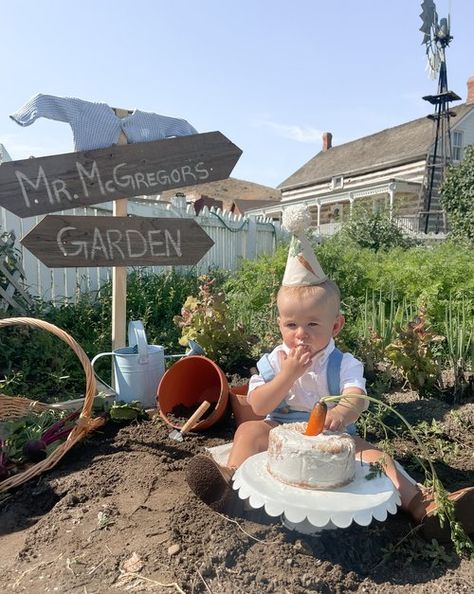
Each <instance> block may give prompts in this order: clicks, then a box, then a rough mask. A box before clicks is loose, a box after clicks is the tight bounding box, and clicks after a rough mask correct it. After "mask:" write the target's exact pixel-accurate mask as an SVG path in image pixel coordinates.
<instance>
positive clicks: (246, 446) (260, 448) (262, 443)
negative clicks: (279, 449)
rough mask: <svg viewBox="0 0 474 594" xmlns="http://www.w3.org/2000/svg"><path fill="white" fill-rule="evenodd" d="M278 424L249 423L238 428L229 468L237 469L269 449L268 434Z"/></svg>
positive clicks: (228, 462) (265, 422) (230, 455)
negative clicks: (251, 457)
mask: <svg viewBox="0 0 474 594" xmlns="http://www.w3.org/2000/svg"><path fill="white" fill-rule="evenodd" d="M276 425H277V423H273V422H271V421H247V422H245V423H242V424H241V425H239V426H238V427H237V431H236V432H235V435H234V442H233V444H232V449H231V451H230V454H229V459H228V460H227V466H228V467H229V468H232V469H234V470H235V469H237V468H238V467H239V466H240V465H241V464H242V462H245V460H247V458H250V456H253V455H255V454H259V453H260V452H265V451H266V450H267V449H268V434H269V433H270V430H271V429H272V428H273V427H275V426H276Z"/></svg>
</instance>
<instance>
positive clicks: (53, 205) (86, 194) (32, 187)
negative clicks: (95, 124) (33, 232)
mask: <svg viewBox="0 0 474 594" xmlns="http://www.w3.org/2000/svg"><path fill="white" fill-rule="evenodd" d="M241 154H242V151H241V150H240V149H239V148H238V147H237V146H236V145H235V144H233V143H232V142H231V141H230V140H229V139H228V138H226V137H225V136H224V135H223V134H221V133H220V132H207V133H205V134H193V135H192V136H179V137H176V138H167V139H165V140H156V141H153V142H140V143H136V144H126V145H113V146H111V147H109V148H106V149H97V150H91V151H84V152H79V153H66V154H64V155H53V156H50V157H39V158H36V159H24V160H22V161H9V162H6V163H2V164H1V165H0V206H4V207H5V208H6V209H7V210H9V211H11V212H13V213H14V214H16V215H18V216H19V217H31V216H34V215H40V214H46V213H48V212H57V211H58V210H65V209H69V208H74V207H78V206H87V205H89V204H98V203H100V202H108V201H110V200H116V199H118V198H128V197H130V196H140V195H146V196H148V195H150V194H160V193H161V192H163V191H164V190H169V189H172V188H181V187H184V186H190V185H195V184H200V183H205V182H211V181H216V180H219V179H226V178H227V177H229V175H230V173H231V171H232V169H233V168H234V166H235V164H236V163H237V161H238V160H239V157H240V155H241Z"/></svg>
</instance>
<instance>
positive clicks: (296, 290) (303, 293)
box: [277, 279, 341, 316]
mask: <svg viewBox="0 0 474 594" xmlns="http://www.w3.org/2000/svg"><path fill="white" fill-rule="evenodd" d="M282 296H285V297H294V298H295V299H301V298H306V297H314V298H315V300H318V301H323V302H325V303H330V304H331V305H332V306H333V312H334V316H337V315H338V314H339V313H340V307H341V292H340V290H339V287H338V286H337V284H336V283H335V282H334V281H332V280H330V279H328V280H326V281H324V282H323V283H320V284H319V285H294V286H285V285H282V286H281V287H280V289H279V290H278V293H277V303H278V299H279V298H280V297H282Z"/></svg>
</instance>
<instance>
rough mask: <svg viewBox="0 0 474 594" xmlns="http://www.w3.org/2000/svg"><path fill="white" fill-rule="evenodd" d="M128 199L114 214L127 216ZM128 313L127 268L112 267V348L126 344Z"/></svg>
mask: <svg viewBox="0 0 474 594" xmlns="http://www.w3.org/2000/svg"><path fill="white" fill-rule="evenodd" d="M114 111H115V115H116V116H117V117H119V118H124V117H125V116H127V115H128V114H129V112H128V111H127V110H126V109H114ZM117 144H127V137H126V136H125V134H124V133H123V132H121V133H120V136H119V139H118V143H117ZM127 208H128V200H127V199H126V198H123V199H121V200H114V202H113V211H112V212H113V215H114V216H115V217H126V216H127ZM126 313H127V268H126V266H123V267H117V266H114V267H113V268H112V350H114V349H117V348H120V347H123V346H125V326H126Z"/></svg>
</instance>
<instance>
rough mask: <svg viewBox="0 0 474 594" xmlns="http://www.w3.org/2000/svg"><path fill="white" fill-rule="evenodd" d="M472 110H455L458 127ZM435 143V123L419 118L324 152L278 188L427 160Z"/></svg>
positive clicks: (459, 107) (466, 107) (467, 107)
mask: <svg viewBox="0 0 474 594" xmlns="http://www.w3.org/2000/svg"><path fill="white" fill-rule="evenodd" d="M473 108H474V104H473V103H469V104H466V103H463V104H460V105H456V106H453V111H454V112H455V113H456V118H455V120H454V121H455V123H457V122H459V121H460V119H461V118H462V117H463V116H464V115H466V114H467V113H468V112H469V111H470V110H472V109H473ZM432 141H433V122H432V121H431V120H430V119H428V118H427V117H423V118H419V119H417V120H413V121H411V122H406V123H405V124H401V125H399V126H395V127H393V128H387V129H386V130H382V131H381V132H377V133H376V134H371V135H370V136H365V137H363V138H358V139H357V140H353V141H351V142H347V143H345V144H341V145H339V146H333V147H331V148H330V149H328V150H326V151H321V152H319V153H318V154H317V155H316V156H315V157H313V158H312V159H310V160H309V161H308V162H307V163H305V164H304V165H303V166H302V167H300V168H299V169H298V170H297V171H296V172H295V173H293V174H292V175H290V177H288V178H287V179H285V180H284V181H283V182H282V183H281V184H279V186H278V188H279V189H280V190H283V189H287V188H294V187H298V186H306V185H310V184H313V183H318V182H323V181H326V180H330V179H331V178H332V177H333V176H335V175H350V174H352V175H354V174H357V173H362V172H367V171H377V170H379V169H384V168H386V167H388V166H391V165H395V164H399V163H400V164H401V163H404V162H407V163H409V162H411V161H416V160H417V159H420V158H423V157H425V156H426V153H427V151H428V148H429V146H430V144H431V143H432Z"/></svg>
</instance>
